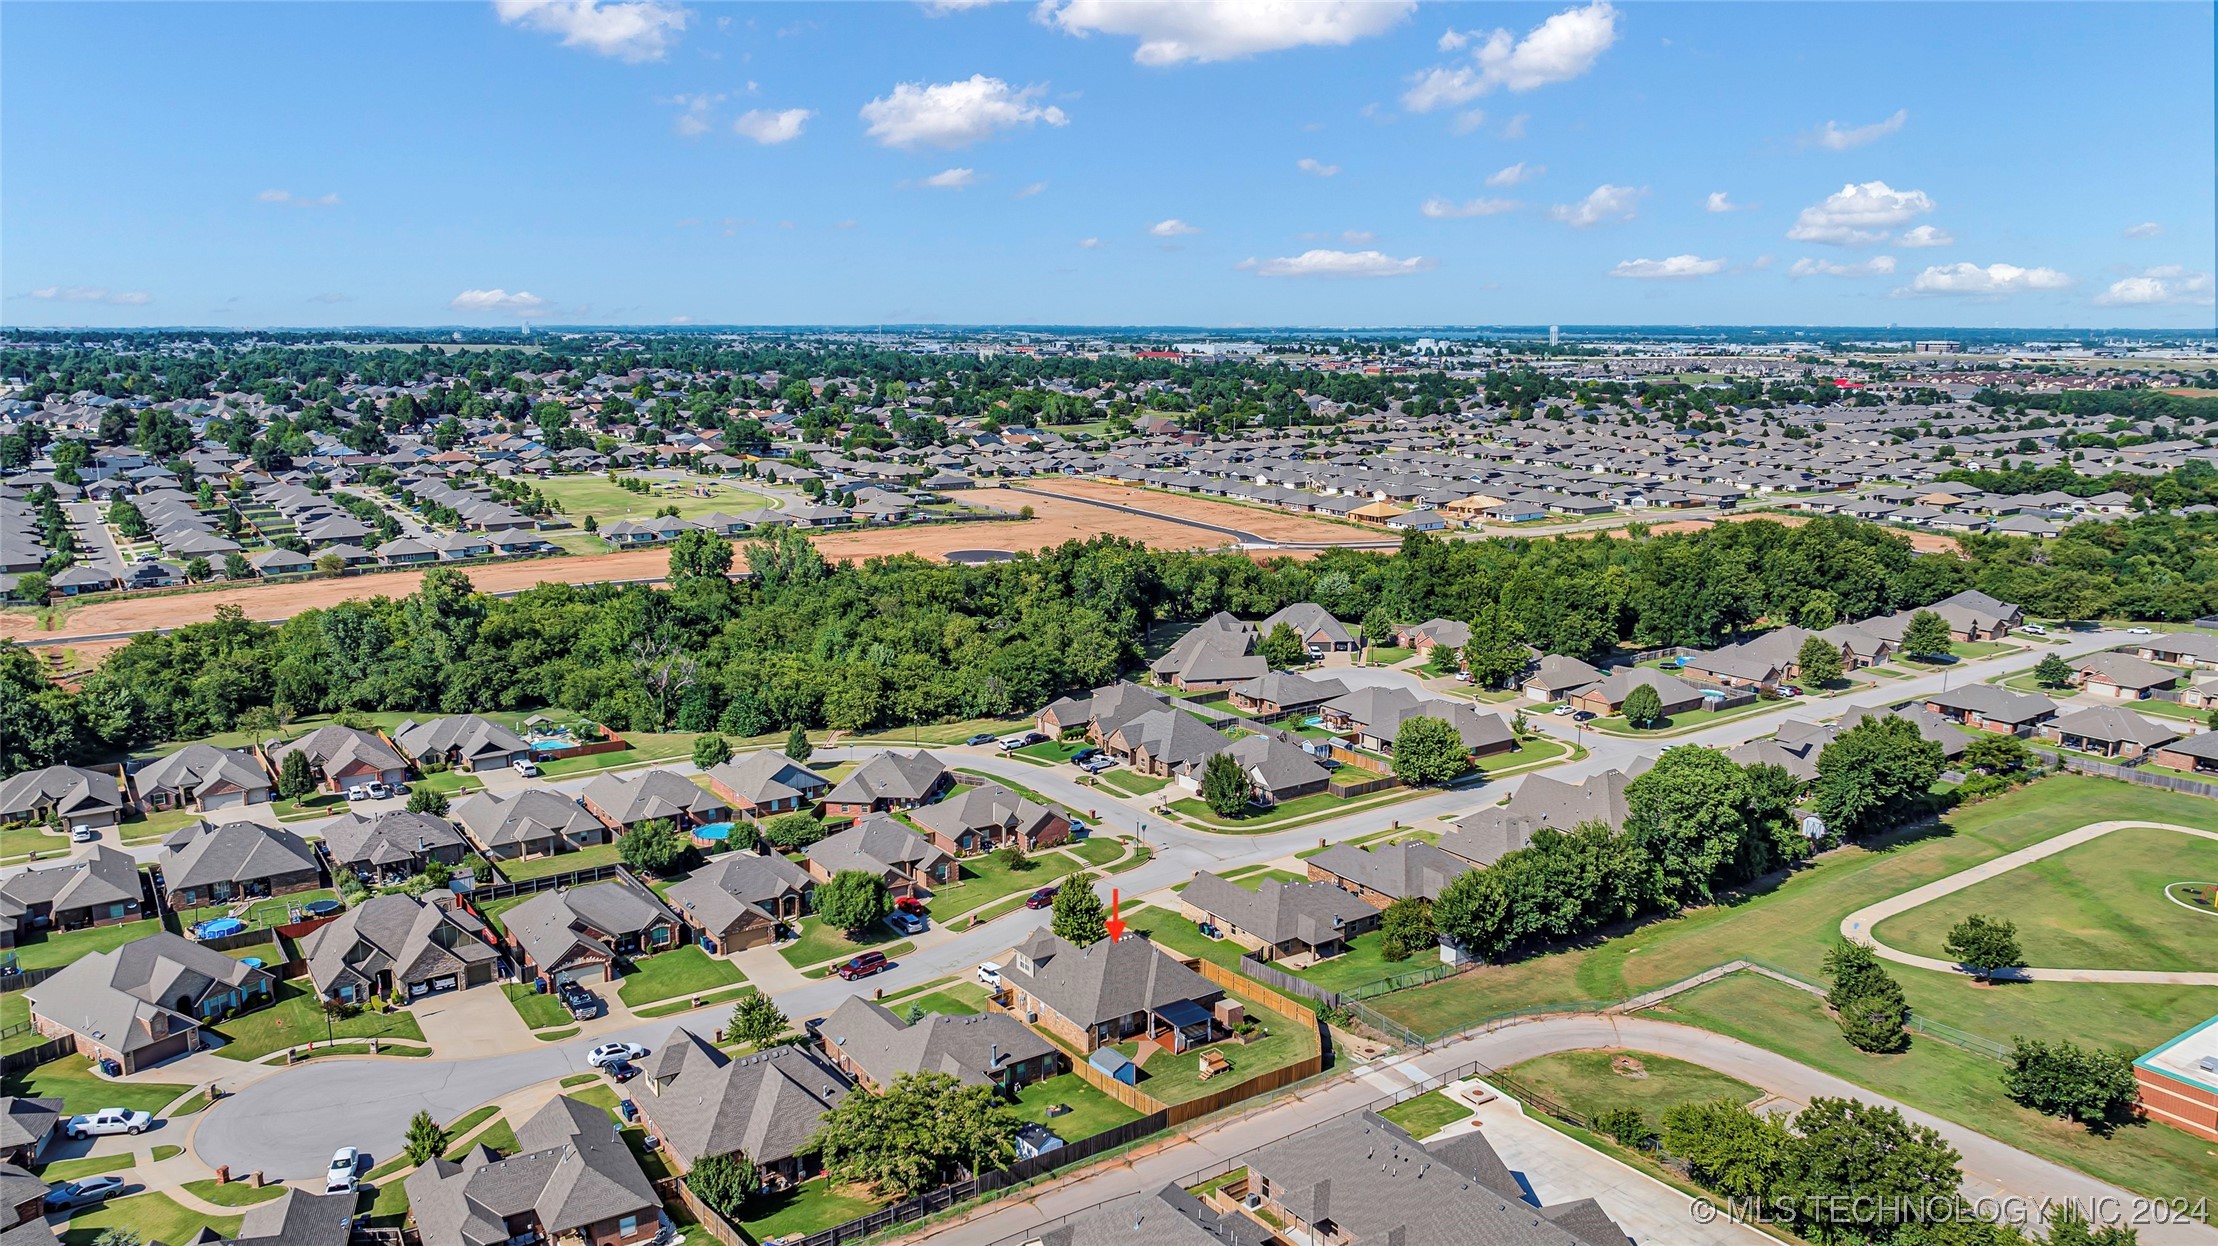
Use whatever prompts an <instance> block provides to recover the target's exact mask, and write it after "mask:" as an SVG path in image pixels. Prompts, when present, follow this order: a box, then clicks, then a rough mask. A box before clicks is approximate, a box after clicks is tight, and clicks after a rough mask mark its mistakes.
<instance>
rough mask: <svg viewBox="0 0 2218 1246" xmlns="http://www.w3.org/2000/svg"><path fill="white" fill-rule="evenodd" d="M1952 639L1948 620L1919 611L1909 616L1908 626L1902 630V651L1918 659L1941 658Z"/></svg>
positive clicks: (1929, 612)
mask: <svg viewBox="0 0 2218 1246" xmlns="http://www.w3.org/2000/svg"><path fill="white" fill-rule="evenodd" d="M1954 639H1955V636H1954V634H1953V633H1952V632H1950V630H1949V626H1948V620H1946V619H1943V618H1942V617H1941V616H1940V615H1938V614H1935V613H1934V612H1932V611H1931V610H1920V611H1918V612H1917V613H1916V614H1913V615H1911V616H1910V623H1909V626H1907V627H1905V628H1903V629H1902V651H1903V652H1904V653H1911V654H1916V655H1918V656H1920V657H1943V656H1946V655H1947V653H1948V651H1949V648H1950V644H1951V642H1952V641H1953V640H1954Z"/></svg>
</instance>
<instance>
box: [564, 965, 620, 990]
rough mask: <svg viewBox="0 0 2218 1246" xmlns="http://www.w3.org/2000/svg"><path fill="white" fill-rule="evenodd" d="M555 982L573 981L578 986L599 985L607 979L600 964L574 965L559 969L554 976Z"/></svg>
mask: <svg viewBox="0 0 2218 1246" xmlns="http://www.w3.org/2000/svg"><path fill="white" fill-rule="evenodd" d="M554 980H555V983H556V984H557V985H560V984H561V983H564V982H575V983H577V984H578V985H579V986H599V985H600V984H601V983H603V982H606V981H607V980H608V975H607V974H606V973H604V972H603V971H602V966H600V965H575V966H572V967H571V968H568V969H564V970H561V971H559V972H557V973H556V974H555V976H554Z"/></svg>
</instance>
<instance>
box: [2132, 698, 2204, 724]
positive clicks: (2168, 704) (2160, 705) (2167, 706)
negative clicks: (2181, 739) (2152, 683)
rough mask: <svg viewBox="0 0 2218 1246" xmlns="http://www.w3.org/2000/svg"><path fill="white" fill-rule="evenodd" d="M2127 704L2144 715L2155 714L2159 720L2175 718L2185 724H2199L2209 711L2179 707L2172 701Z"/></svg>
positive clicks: (2191, 707)
mask: <svg viewBox="0 0 2218 1246" xmlns="http://www.w3.org/2000/svg"><path fill="white" fill-rule="evenodd" d="M2129 704H2130V705H2131V707H2132V708H2134V709H2136V710H2139V711H2140V712H2142V713H2144V714H2155V715H2156V716H2158V717H2159V718H2177V719H2181V720H2183V721H2186V722H2192V723H2199V722H2202V721H2203V720H2204V719H2206V718H2208V717H2210V711H2209V710H2203V709H2196V708H2194V707H2193V706H2189V705H2180V704H2177V703H2176V702H2172V701H2157V700H2148V701H2133V702H2129Z"/></svg>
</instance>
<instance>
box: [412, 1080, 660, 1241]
mask: <svg viewBox="0 0 2218 1246" xmlns="http://www.w3.org/2000/svg"><path fill="white" fill-rule="evenodd" d="M515 1132H516V1150H515V1153H514V1154H511V1155H507V1156H503V1155H501V1154H500V1153H499V1152H497V1151H494V1150H493V1149H491V1148H490V1147H487V1146H486V1145H485V1144H483V1143H479V1144H477V1145H476V1146H473V1147H471V1148H470V1149H469V1150H468V1151H467V1152H466V1153H464V1154H463V1156H462V1158H461V1159H460V1160H449V1159H443V1158H439V1157H436V1156H435V1157H433V1158H432V1160H431V1161H430V1162H428V1163H426V1164H424V1165H423V1166H422V1167H420V1168H418V1169H417V1170H416V1171H414V1172H412V1173H410V1174H408V1179H407V1180H406V1181H405V1182H403V1183H402V1184H403V1186H404V1187H405V1188H406V1189H407V1191H408V1209H409V1212H410V1214H411V1215H413V1216H414V1217H415V1221H416V1229H417V1231H418V1232H419V1233H421V1234H422V1235H423V1240H424V1241H426V1242H441V1243H447V1244H449V1246H510V1244H511V1243H516V1242H564V1243H571V1242H574V1243H577V1244H578V1246H631V1244H632V1243H635V1242H645V1241H651V1240H652V1239H653V1238H654V1237H655V1235H656V1234H658V1233H660V1232H661V1231H662V1197H661V1196H660V1195H659V1194H657V1193H655V1187H654V1183H653V1182H651V1181H649V1180H648V1179H647V1174H646V1172H645V1171H644V1170H643V1169H641V1168H640V1166H639V1160H638V1159H637V1158H635V1157H634V1156H633V1155H632V1153H631V1148H630V1147H629V1146H627V1145H625V1143H624V1140H623V1137H622V1135H620V1134H619V1133H618V1132H617V1131H616V1129H615V1128H614V1127H613V1126H612V1125H611V1124H610V1123H609V1118H608V1113H606V1112H604V1111H602V1110H601V1109H600V1108H599V1107H596V1106H594V1105H593V1104H590V1103H582V1102H580V1101H578V1100H576V1099H573V1098H571V1097H570V1096H568V1095H557V1096H555V1097H554V1099H553V1100H551V1101H549V1102H548V1104H547V1105H546V1106H545V1107H543V1108H540V1109H539V1110H538V1111H537V1112H534V1113H532V1114H531V1117H530V1118H529V1119H527V1120H526V1121H524V1123H523V1124H521V1125H518V1126H516V1131H515Z"/></svg>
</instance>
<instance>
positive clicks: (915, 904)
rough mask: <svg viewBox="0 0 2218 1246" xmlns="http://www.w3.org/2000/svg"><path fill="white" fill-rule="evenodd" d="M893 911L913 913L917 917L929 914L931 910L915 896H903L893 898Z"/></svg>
mask: <svg viewBox="0 0 2218 1246" xmlns="http://www.w3.org/2000/svg"><path fill="white" fill-rule="evenodd" d="M893 911H894V912H896V913H914V914H916V915H917V916H918V917H926V916H929V915H930V914H931V910H930V909H928V908H926V907H925V906H924V901H922V900H919V899H917V898H916V897H915V896H903V897H901V898H900V899H898V900H895V901H894V902H893Z"/></svg>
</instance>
